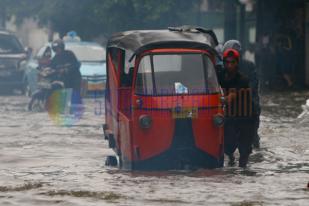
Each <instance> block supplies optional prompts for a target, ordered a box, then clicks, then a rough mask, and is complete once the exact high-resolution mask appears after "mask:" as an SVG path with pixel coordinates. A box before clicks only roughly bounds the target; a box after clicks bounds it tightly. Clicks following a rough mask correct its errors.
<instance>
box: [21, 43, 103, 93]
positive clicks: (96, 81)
mask: <svg viewBox="0 0 309 206" xmlns="http://www.w3.org/2000/svg"><path fill="white" fill-rule="evenodd" d="M65 49H67V50H71V51H72V52H73V53H74V54H75V55H76V57H77V59H78V60H79V61H80V62H81V67H80V72H81V75H82V79H83V83H82V91H83V93H84V94H86V93H90V92H93V93H94V92H95V93H97V92H98V93H102V92H103V91H104V90H105V82H106V57H105V56H106V52H105V48H104V47H102V46H101V45H99V44H97V43H94V42H86V41H67V42H65ZM54 55H55V53H54V52H53V51H52V49H51V44H50V43H47V44H45V45H44V46H43V47H42V48H40V49H39V51H38V52H37V54H36V55H35V56H34V57H33V58H31V59H30V60H29V62H28V63H27V68H26V74H25V78H24V81H25V83H26V85H28V86H27V89H28V91H29V92H30V93H33V92H34V91H35V90H36V88H37V86H36V74H37V73H38V72H37V68H38V66H39V65H40V64H44V63H45V61H46V60H47V61H48V59H51V58H52V57H53V56H54Z"/></svg>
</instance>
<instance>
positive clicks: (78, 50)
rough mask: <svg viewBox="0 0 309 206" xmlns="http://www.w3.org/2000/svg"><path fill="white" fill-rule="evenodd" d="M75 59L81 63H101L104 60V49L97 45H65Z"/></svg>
mask: <svg viewBox="0 0 309 206" xmlns="http://www.w3.org/2000/svg"><path fill="white" fill-rule="evenodd" d="M66 49H68V50H71V51H72V52H74V54H75V55H76V57H77V59H78V60H79V61H82V62H103V61H105V59H106V57H105V56H106V53H105V49H104V48H103V47H101V46H98V45H84V44H66Z"/></svg>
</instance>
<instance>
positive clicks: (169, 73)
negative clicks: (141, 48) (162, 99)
mask: <svg viewBox="0 0 309 206" xmlns="http://www.w3.org/2000/svg"><path fill="white" fill-rule="evenodd" d="M135 85H136V86H135V92H136V93H137V94H142V95H171V94H204V93H218V92H219V91H220V87H219V85H218V81H217V77H216V73H215V68H214V64H213V63H212V61H211V60H210V59H209V57H208V56H207V55H205V54H156V55H147V56H144V57H143V58H142V59H141V61H140V64H139V67H138V73H137V79H136V83H135Z"/></svg>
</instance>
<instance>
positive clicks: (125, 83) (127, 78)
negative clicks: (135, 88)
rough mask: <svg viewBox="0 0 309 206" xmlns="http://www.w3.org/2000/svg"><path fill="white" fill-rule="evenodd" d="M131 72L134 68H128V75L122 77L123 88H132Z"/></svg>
mask: <svg viewBox="0 0 309 206" xmlns="http://www.w3.org/2000/svg"><path fill="white" fill-rule="evenodd" d="M133 72H134V67H130V68H129V71H128V74H125V76H124V77H123V82H122V85H123V86H126V87H130V86H132V80H133Z"/></svg>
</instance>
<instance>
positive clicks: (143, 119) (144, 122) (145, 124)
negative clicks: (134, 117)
mask: <svg viewBox="0 0 309 206" xmlns="http://www.w3.org/2000/svg"><path fill="white" fill-rule="evenodd" d="M151 124H152V119H151V117H150V116H149V115H141V116H140V117H139V125H140V127H141V128H143V129H149V128H150V127H151Z"/></svg>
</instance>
